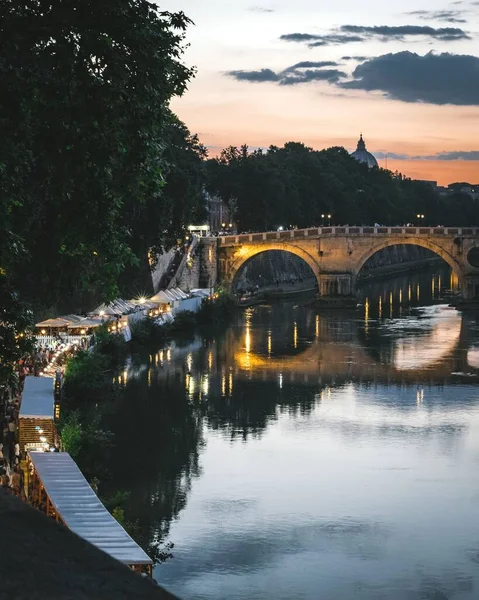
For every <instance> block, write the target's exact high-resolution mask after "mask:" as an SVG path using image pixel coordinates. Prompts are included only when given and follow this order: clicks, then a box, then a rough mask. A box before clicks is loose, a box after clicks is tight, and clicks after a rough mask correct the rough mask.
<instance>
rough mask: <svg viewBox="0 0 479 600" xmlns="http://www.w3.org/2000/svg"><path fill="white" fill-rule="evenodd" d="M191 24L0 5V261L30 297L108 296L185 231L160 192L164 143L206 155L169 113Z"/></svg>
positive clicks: (150, 15) (100, 3)
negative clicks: (152, 250)
mask: <svg viewBox="0 0 479 600" xmlns="http://www.w3.org/2000/svg"><path fill="white" fill-rule="evenodd" d="M188 24H189V20H188V18H187V17H186V16H185V15H184V14H183V13H181V12H179V13H169V12H161V11H160V10H159V8H158V7H157V6H156V5H155V4H153V3H151V2H148V1H147V0H95V2H93V1H86V2H85V1H83V0H52V1H49V2H46V1H44V0H26V1H25V2H21V3H15V2H4V3H1V4H0V131H1V133H2V145H1V148H0V211H1V213H2V217H3V216H4V218H2V222H1V223H0V234H1V235H0V238H1V242H0V266H2V267H3V268H5V269H7V273H8V275H9V277H11V278H12V280H13V281H14V284H15V287H16V288H17V289H19V290H20V291H22V292H23V293H24V294H25V296H26V297H35V294H37V295H39V296H41V301H42V302H43V304H45V305H55V304H57V305H58V304H59V298H60V302H65V300H67V299H69V298H71V299H73V298H74V299H75V302H76V304H77V305H78V306H80V305H81V304H82V300H84V299H88V298H92V297H94V296H95V292H97V291H98V290H101V293H102V298H105V299H107V298H111V297H112V296H114V295H115V294H116V293H117V292H118V277H119V275H120V274H121V273H122V272H123V271H124V270H125V268H127V267H128V266H132V265H139V264H140V263H141V262H142V261H145V262H146V260H147V258H146V255H147V250H148V247H149V246H155V245H156V246H159V245H161V243H162V241H163V240H164V239H166V238H167V237H168V236H167V234H166V232H169V233H170V236H171V232H174V230H175V229H176V230H180V229H181V227H182V226H183V223H182V219H183V218H184V216H185V215H184V212H183V213H182V212H181V210H177V209H176V208H175V207H174V206H172V205H173V203H175V202H176V201H177V200H178V202H179V204H181V203H182V198H177V197H176V196H175V194H174V193H169V192H167V193H164V188H165V185H166V184H167V174H168V173H171V172H174V170H175V169H178V168H179V167H178V164H174V165H173V164H172V165H170V166H169V165H168V158H169V156H171V154H172V153H173V151H172V150H171V143H173V145H178V144H180V145H181V144H183V150H184V151H185V152H186V153H187V154H188V152H189V153H190V155H189V156H193V155H194V157H196V156H199V157H201V156H202V151H203V150H202V149H201V148H200V147H199V144H198V141H197V139H196V138H194V137H192V136H190V134H189V132H187V130H186V128H185V127H184V126H183V125H182V124H180V123H179V122H178V121H177V120H175V119H174V118H173V117H172V115H171V113H170V111H169V110H168V102H169V100H170V98H171V97H172V96H175V95H180V94H182V93H183V92H184V90H185V89H186V85H187V83H188V80H189V79H190V77H191V76H192V74H193V71H192V69H190V68H188V67H186V66H185V65H184V64H183V63H182V62H181V55H182V51H183V37H184V32H185V28H186V27H187V25H188ZM178 130H181V131H180V133H179V132H178ZM170 138H171V139H173V142H170ZM185 168H186V169H187V170H188V169H190V164H189V163H188V164H187V165H186V167H185ZM192 177H193V178H194V177H196V175H194V176H192ZM175 186H176V183H172V185H171V187H172V189H173V188H174V187H175ZM166 187H168V185H166ZM184 194H185V192H184V191H183V196H184ZM175 211H176V212H175ZM176 213H178V217H177V218H176V219H173V215H175V214H176ZM172 225H173V227H172Z"/></svg>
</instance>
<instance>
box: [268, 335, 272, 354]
mask: <svg viewBox="0 0 479 600" xmlns="http://www.w3.org/2000/svg"><path fill="white" fill-rule="evenodd" d="M271 346H272V340H271V329H270V330H269V331H268V356H271Z"/></svg>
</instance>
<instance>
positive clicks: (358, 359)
mask: <svg viewBox="0 0 479 600" xmlns="http://www.w3.org/2000/svg"><path fill="white" fill-rule="evenodd" d="M454 286H455V282H454V280H453V279H451V275H450V273H449V272H448V271H447V270H436V271H429V272H423V273H415V274H408V275H404V276H401V277H396V278H390V279H387V280H382V281H375V282H371V283H368V284H364V285H363V287H362V288H361V292H360V301H359V302H360V304H361V306H359V307H358V309H357V311H353V312H321V313H317V312H316V311H315V310H313V309H311V308H308V307H306V306H303V305H302V303H301V302H299V301H298V300H294V301H287V302H286V301H283V302H278V303H275V304H272V305H271V306H257V307H253V308H249V309H246V310H244V311H242V312H239V313H238V315H236V316H235V319H234V321H233V323H232V324H231V325H230V326H229V327H228V328H227V329H226V330H223V331H222V332H220V333H214V332H210V333H208V334H207V336H206V337H204V338H199V337H198V338H196V339H194V340H189V341H185V342H184V343H183V344H174V345H172V347H171V348H169V349H167V350H163V351H160V352H157V353H155V354H152V355H150V356H147V357H143V358H142V359H137V360H136V361H134V362H133V363H132V364H131V365H130V367H129V368H128V369H127V370H126V371H125V373H124V375H123V376H122V377H121V380H120V386H121V387H122V389H123V392H124V393H123V398H122V400H121V406H120V407H119V409H118V410H117V411H116V412H115V414H113V415H111V418H110V423H111V426H112V429H113V431H114V433H115V436H116V442H117V445H116V450H115V451H114V453H113V455H112V458H111V465H110V466H111V472H112V476H113V483H112V486H113V487H116V488H117V489H120V488H121V489H130V490H131V491H132V495H131V498H130V504H129V511H130V513H131V514H133V515H134V516H135V518H137V519H138V520H139V523H140V524H141V525H142V526H143V527H147V528H148V530H149V532H150V538H151V539H152V540H160V539H161V540H163V541H167V540H170V541H171V542H173V543H174V544H175V547H174V549H173V554H174V558H172V559H169V560H167V561H166V562H164V563H163V564H159V565H158V566H157V567H156V568H155V571H154V575H155V578H156V579H157V581H158V582H159V583H161V585H163V586H165V587H166V588H167V589H168V590H170V591H172V592H173V593H175V594H177V595H178V597H179V598H182V599H183V600H193V599H195V600H196V599H197V600H200V599H202V600H203V599H204V600H220V599H226V598H228V599H231V600H253V599H264V598H275V599H284V600H286V599H287V600H295V599H298V600H310V599H311V600H313V599H314V600H317V599H324V600H336V599H337V600H349V599H352V598H358V599H364V600H373V599H385V598H387V599H388V600H396V599H398V600H399V599H401V600H403V599H404V600H409V599H411V600H413V599H414V600H415V599H418V600H419V599H436V600H439V599H446V598H458V599H477V598H479V388H478V387H477V381H478V376H479V322H478V321H477V320H476V317H475V316H474V315H470V314H464V315H462V314H461V313H460V312H457V311H456V310H455V309H453V308H449V307H448V306H447V300H446V299H445V295H447V293H448V290H450V289H451V287H452V288H454Z"/></svg>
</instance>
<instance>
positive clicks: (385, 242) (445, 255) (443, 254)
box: [353, 237, 465, 287]
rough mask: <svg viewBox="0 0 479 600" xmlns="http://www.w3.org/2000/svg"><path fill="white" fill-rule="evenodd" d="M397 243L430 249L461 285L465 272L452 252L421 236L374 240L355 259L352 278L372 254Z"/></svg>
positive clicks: (355, 277)
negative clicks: (451, 271)
mask: <svg viewBox="0 0 479 600" xmlns="http://www.w3.org/2000/svg"><path fill="white" fill-rule="evenodd" d="M398 245H409V246H419V247H421V248H426V249H427V250H431V252H434V254H436V255H437V256H439V257H440V258H442V259H443V260H444V262H446V263H447V264H448V265H449V266H450V267H451V269H452V270H453V272H454V273H455V274H456V275H457V277H458V280H459V284H460V285H461V287H462V285H463V280H464V275H465V273H464V269H463V267H462V266H461V264H460V263H459V262H458V261H457V260H456V259H455V258H454V256H452V254H450V252H448V251H447V250H446V249H445V248H443V247H442V246H441V245H440V244H437V243H436V242H433V241H431V240H429V239H427V238H421V237H405V238H400V239H398V240H397V241H392V240H391V239H382V240H380V241H378V242H376V243H375V244H374V245H373V246H372V247H370V248H368V250H365V251H364V252H362V253H361V254H360V255H359V257H358V258H357V260H356V261H355V264H354V272H353V277H354V280H355V281H357V279H358V276H359V273H360V271H361V269H362V268H363V267H364V265H365V264H366V262H367V261H368V260H369V259H370V258H371V257H372V256H373V255H374V254H376V252H379V251H380V250H383V249H384V248H388V247H391V246H398Z"/></svg>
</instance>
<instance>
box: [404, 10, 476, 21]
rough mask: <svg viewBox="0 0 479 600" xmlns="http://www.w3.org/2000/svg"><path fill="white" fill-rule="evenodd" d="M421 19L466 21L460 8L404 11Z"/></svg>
mask: <svg viewBox="0 0 479 600" xmlns="http://www.w3.org/2000/svg"><path fill="white" fill-rule="evenodd" d="M405 14H406V15H413V16H415V17H418V18H419V19H423V20H434V21H446V22H447V23H466V22H467V21H466V19H464V18H463V16H462V15H463V14H464V13H463V12H462V11H460V10H413V11H411V12H408V13H405Z"/></svg>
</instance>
